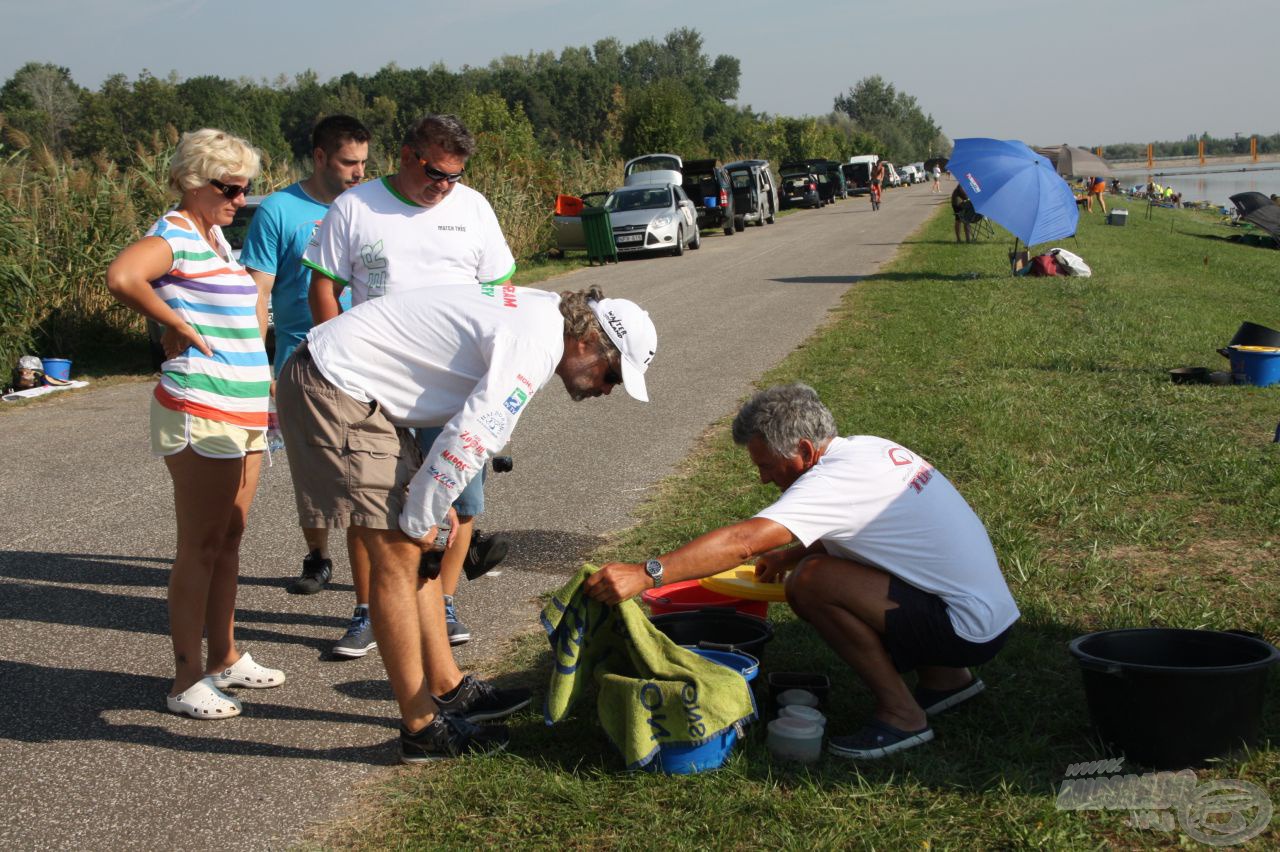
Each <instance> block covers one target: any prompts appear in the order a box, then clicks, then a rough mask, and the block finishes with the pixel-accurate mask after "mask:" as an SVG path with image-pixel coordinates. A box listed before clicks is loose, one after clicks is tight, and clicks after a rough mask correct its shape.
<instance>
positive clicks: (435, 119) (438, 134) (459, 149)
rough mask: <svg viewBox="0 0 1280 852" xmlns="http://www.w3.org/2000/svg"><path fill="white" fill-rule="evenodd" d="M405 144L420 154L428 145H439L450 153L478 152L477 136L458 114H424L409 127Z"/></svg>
mask: <svg viewBox="0 0 1280 852" xmlns="http://www.w3.org/2000/svg"><path fill="white" fill-rule="evenodd" d="M404 144H405V145H406V146H408V148H409V149H410V150H411V151H417V152H418V155H419V156H424V155H425V154H426V153H427V146H428V145H439V146H440V147H441V148H443V149H444V150H445V152H447V153H449V154H454V155H456V156H459V157H470V156H471V155H472V154H474V153H475V152H476V138H475V137H474V136H472V135H471V131H469V130H467V128H466V127H465V126H464V125H463V123H462V120H461V119H460V118H458V117H457V116H456V115H440V114H431V115H424V116H423V117H422V118H420V119H418V120H417V121H416V122H414V123H413V125H412V126H411V127H410V128H409V132H408V133H406V134H405V136H404Z"/></svg>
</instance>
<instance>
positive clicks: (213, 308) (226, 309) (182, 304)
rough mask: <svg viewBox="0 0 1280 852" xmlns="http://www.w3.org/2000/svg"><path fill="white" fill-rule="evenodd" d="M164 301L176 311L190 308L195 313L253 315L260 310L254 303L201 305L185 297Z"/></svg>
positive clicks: (236, 315) (231, 315) (232, 315)
mask: <svg viewBox="0 0 1280 852" xmlns="http://www.w3.org/2000/svg"><path fill="white" fill-rule="evenodd" d="M164 303H165V304H166V305H168V306H169V307H171V308H173V309H174V310H175V311H177V310H188V311H191V312H193V313H201V314H220V315H222V316H230V317H251V316H253V315H254V314H255V313H257V310H258V309H257V308H256V307H255V306H253V305H247V306H241V305H200V304H194V303H192V302H188V301H186V300H185V299H165V300H164Z"/></svg>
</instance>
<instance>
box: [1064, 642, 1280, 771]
mask: <svg viewBox="0 0 1280 852" xmlns="http://www.w3.org/2000/svg"><path fill="white" fill-rule="evenodd" d="M1068 648H1069V650H1070V651H1071V655H1072V656H1074V657H1075V658H1076V662H1078V663H1079V664H1080V668H1081V673H1082V675H1083V676H1084V692H1085V698H1086V699H1088V702H1089V716H1090V717H1091V718H1092V720H1093V724H1094V726H1095V727H1096V728H1097V729H1098V733H1099V735H1100V736H1101V737H1102V739H1103V740H1104V741H1105V742H1107V743H1109V744H1110V745H1112V746H1113V747H1115V748H1117V749H1119V750H1121V751H1123V752H1124V754H1125V757H1127V758H1129V759H1130V760H1133V761H1134V762H1136V763H1140V764H1143V765H1144V766H1150V767H1152V768H1155V769H1182V768H1184V767H1188V766H1196V765H1199V764H1202V763H1204V762H1205V761H1206V760H1208V759H1209V758H1213V757H1220V756H1222V755H1225V754H1228V753H1230V752H1232V751H1234V750H1236V749H1238V748H1240V747H1241V746H1242V745H1249V746H1252V745H1255V744H1256V743H1257V741H1258V729H1259V727H1260V725H1261V721H1262V705H1263V698H1264V695H1265V690H1266V681H1267V674H1268V672H1269V671H1270V669H1271V666H1272V665H1273V664H1275V663H1276V662H1277V661H1280V651H1277V650H1276V648H1275V647H1274V646H1273V645H1271V644H1270V643H1269V642H1266V641H1265V640H1263V639H1262V638H1261V637H1255V636H1253V635H1252V634H1246V633H1224V632H1219V631H1216V630H1176V629H1170V628H1139V629H1131V630H1106V631H1103V632H1101V633H1090V634H1089V635H1087V636H1081V637H1079V638H1077V639H1074V640H1072V642H1071V644H1070V645H1069V646H1068Z"/></svg>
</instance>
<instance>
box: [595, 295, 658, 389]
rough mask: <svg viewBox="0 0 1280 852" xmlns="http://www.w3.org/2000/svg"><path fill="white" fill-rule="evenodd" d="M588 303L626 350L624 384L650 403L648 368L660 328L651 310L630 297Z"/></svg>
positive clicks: (602, 325)
mask: <svg viewBox="0 0 1280 852" xmlns="http://www.w3.org/2000/svg"><path fill="white" fill-rule="evenodd" d="M587 305H588V306H589V307H590V308H591V310H592V311H593V312H594V313H595V315H596V319H597V320H598V321H599V323H600V327H601V328H602V329H604V332H605V334H607V335H609V339H610V340H611V341H613V345H614V346H616V347H618V351H619V352H621V353H622V386H623V387H624V388H626V389H627V393H629V394H630V395H631V396H632V397H633V398H635V399H638V400H640V401H641V402H648V401H649V392H648V391H647V390H646V389H645V386H644V371H645V370H647V369H649V362H650V361H652V360H653V355H654V353H655V352H657V350H658V330H657V329H656V328H654V327H653V320H651V319H649V312H648V311H646V310H645V309H644V308H642V307H640V306H639V305H637V304H636V303H635V302H632V301H628V300H627V299H601V300H600V301H598V302H587Z"/></svg>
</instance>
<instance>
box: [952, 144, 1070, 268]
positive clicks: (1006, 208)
mask: <svg viewBox="0 0 1280 852" xmlns="http://www.w3.org/2000/svg"><path fill="white" fill-rule="evenodd" d="M947 167H948V168H949V169H950V171H951V174H953V175H954V176H955V178H956V180H958V181H959V182H960V185H961V186H963V187H964V191H965V193H966V194H967V195H968V196H969V200H970V201H972V202H973V208H974V209H975V210H977V211H978V212H979V213H981V214H982V215H983V216H986V217H988V218H990V219H994V220H995V221H996V222H999V223H1000V224H1001V225H1003V226H1004V228H1005V229H1006V230H1007V231H1009V232H1010V233H1011V234H1013V235H1014V236H1016V237H1017V238H1018V239H1020V240H1022V242H1024V243H1026V244H1027V245H1029V246H1031V245H1035V244H1036V243H1043V242H1047V241H1049V240H1056V239H1058V238H1060V237H1069V236H1071V235H1073V234H1074V233H1075V232H1076V224H1077V223H1078V222H1079V221H1080V211H1079V209H1078V208H1077V207H1076V198H1075V196H1074V195H1072V193H1071V188H1070V187H1069V186H1067V182H1066V181H1064V180H1063V179H1062V178H1061V177H1060V176H1059V175H1058V173H1057V172H1055V171H1054V170H1053V167H1052V166H1051V165H1050V164H1049V161H1048V160H1046V159H1045V158H1044V157H1041V156H1040V155H1038V154H1036V152H1035V151H1032V150H1031V149H1030V148H1028V147H1027V146H1026V145H1024V144H1023V143H1021V142H1018V141H1016V140H1000V139H957V140H956V146H955V150H953V151H952V152H951V159H950V161H949V162H948V165H947ZM1014 249H1015V250H1016V249H1017V243H1014Z"/></svg>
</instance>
